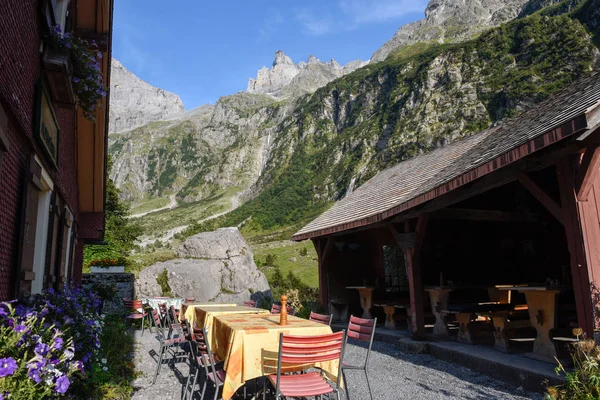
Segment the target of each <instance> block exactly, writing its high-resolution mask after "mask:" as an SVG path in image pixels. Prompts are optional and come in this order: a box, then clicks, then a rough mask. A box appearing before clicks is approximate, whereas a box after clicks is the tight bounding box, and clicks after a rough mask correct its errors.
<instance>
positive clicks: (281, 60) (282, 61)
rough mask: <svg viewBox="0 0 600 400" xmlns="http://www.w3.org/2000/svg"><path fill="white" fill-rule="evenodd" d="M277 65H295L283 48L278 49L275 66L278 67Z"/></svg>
mask: <svg viewBox="0 0 600 400" xmlns="http://www.w3.org/2000/svg"><path fill="white" fill-rule="evenodd" d="M277 65H294V62H293V61H292V59H291V58H290V57H288V56H286V55H285V53H284V52H283V51H282V50H277V51H276V52H275V60H274V61H273V67H276V66H277Z"/></svg>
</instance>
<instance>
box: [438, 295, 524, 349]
mask: <svg viewBox="0 0 600 400" xmlns="http://www.w3.org/2000/svg"><path fill="white" fill-rule="evenodd" d="M512 309H513V306H512V305H510V304H506V303H495V302H493V303H472V304H453V305H449V306H448V308H447V310H448V312H449V313H451V314H455V315H456V322H458V336H457V340H458V342H460V343H466V344H473V342H474V339H475V338H474V335H475V334H476V333H477V330H475V328H474V327H473V324H471V322H474V323H477V324H480V323H481V321H477V322H476V321H473V318H472V316H473V314H481V313H492V312H506V311H512ZM485 323H486V324H489V325H490V326H489V328H492V329H493V324H492V323H490V322H485Z"/></svg>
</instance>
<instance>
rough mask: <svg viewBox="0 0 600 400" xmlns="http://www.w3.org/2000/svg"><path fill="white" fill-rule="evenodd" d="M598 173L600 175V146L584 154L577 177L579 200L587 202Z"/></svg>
mask: <svg viewBox="0 0 600 400" xmlns="http://www.w3.org/2000/svg"><path fill="white" fill-rule="evenodd" d="M598 173H600V146H596V147H593V148H592V147H590V148H588V149H587V150H586V151H585V153H584V154H583V158H582V160H581V166H580V167H579V171H578V172H577V176H575V191H576V193H577V200H579V201H587V199H588V195H589V193H590V189H591V188H592V186H593V184H594V180H595V178H596V176H597V175H598Z"/></svg>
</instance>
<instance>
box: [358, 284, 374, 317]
mask: <svg viewBox="0 0 600 400" xmlns="http://www.w3.org/2000/svg"><path fill="white" fill-rule="evenodd" d="M358 294H359V295H360V306H361V307H362V309H363V315H362V317H363V318H365V319H373V316H372V315H371V312H370V310H371V305H372V303H373V290H372V289H358Z"/></svg>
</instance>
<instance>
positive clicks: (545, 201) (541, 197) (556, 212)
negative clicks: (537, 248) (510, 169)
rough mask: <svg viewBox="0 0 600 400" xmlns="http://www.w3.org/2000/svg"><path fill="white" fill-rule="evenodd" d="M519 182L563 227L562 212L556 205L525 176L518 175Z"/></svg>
mask: <svg viewBox="0 0 600 400" xmlns="http://www.w3.org/2000/svg"><path fill="white" fill-rule="evenodd" d="M518 179H519V182H520V183H521V184H522V185H523V186H524V187H525V189H527V190H528V191H529V193H531V195H532V196H533V197H535V198H536V199H537V200H538V201H539V202H540V203H541V204H542V205H543V206H544V207H545V208H546V210H548V211H549V212H550V214H552V216H554V218H556V220H557V221H558V222H560V223H561V225H564V220H563V212H562V209H561V207H560V206H559V205H558V203H557V202H556V201H555V200H554V199H553V198H552V197H550V196H549V195H548V193H546V192H545V191H544V190H543V189H542V188H541V187H539V186H538V185H537V184H536V183H535V182H534V181H533V180H532V179H531V178H530V177H529V176H527V175H525V174H519V175H518Z"/></svg>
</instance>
